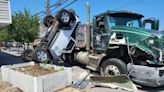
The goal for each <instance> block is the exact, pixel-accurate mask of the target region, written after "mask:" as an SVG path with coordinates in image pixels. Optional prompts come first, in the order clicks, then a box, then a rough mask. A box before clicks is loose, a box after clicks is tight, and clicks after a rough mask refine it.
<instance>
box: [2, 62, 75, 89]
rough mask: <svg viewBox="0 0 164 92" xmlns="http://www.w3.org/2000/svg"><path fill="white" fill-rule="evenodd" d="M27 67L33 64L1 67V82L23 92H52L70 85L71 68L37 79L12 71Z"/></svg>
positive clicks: (56, 67)
mask: <svg viewBox="0 0 164 92" xmlns="http://www.w3.org/2000/svg"><path fill="white" fill-rule="evenodd" d="M29 65H34V62H30V63H23V64H16V65H7V66H2V80H3V81H7V82H9V83H11V84H13V85H14V86H17V87H18V88H20V89H21V90H22V91H23V92H54V91H56V90H59V89H62V88H64V87H66V86H68V85H71V83H72V69H71V68H64V70H63V71H59V72H55V73H52V74H46V75H43V76H39V77H34V76H31V75H27V74H24V73H21V72H18V71H15V70H13V69H12V68H18V67H24V66H29ZM40 66H43V64H40ZM46 66H53V67H55V69H60V68H61V67H59V66H55V65H46Z"/></svg>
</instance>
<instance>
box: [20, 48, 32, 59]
mask: <svg viewBox="0 0 164 92" xmlns="http://www.w3.org/2000/svg"><path fill="white" fill-rule="evenodd" d="M21 58H22V60H23V61H25V62H30V61H31V60H32V50H31V49H26V50H24V51H23V52H22V54H21Z"/></svg>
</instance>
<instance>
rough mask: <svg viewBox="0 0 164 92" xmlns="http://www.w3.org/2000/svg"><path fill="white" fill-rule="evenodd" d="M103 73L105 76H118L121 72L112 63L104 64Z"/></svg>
mask: <svg viewBox="0 0 164 92" xmlns="http://www.w3.org/2000/svg"><path fill="white" fill-rule="evenodd" d="M104 73H105V74H104V75H105V76H118V75H120V74H121V73H120V70H119V69H118V68H117V67H116V66H114V65H108V66H106V68H105V71H104Z"/></svg>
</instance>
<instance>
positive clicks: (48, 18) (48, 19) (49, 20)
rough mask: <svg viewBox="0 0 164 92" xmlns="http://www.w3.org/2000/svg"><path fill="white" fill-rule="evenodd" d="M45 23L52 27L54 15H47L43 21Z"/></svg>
mask: <svg viewBox="0 0 164 92" xmlns="http://www.w3.org/2000/svg"><path fill="white" fill-rule="evenodd" d="M43 23H44V25H45V26H46V27H50V26H51V25H52V24H53V23H54V17H53V16H52V15H47V16H46V17H45V18H44V19H43Z"/></svg>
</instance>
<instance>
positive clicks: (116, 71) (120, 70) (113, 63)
mask: <svg viewBox="0 0 164 92" xmlns="http://www.w3.org/2000/svg"><path fill="white" fill-rule="evenodd" d="M105 69H108V70H105ZM100 73H101V75H102V76H119V75H121V74H127V66H126V64H125V63H124V62H123V61H122V60H120V59H117V58H111V59H108V60H106V61H105V62H103V64H102V65H101V68H100Z"/></svg>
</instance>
